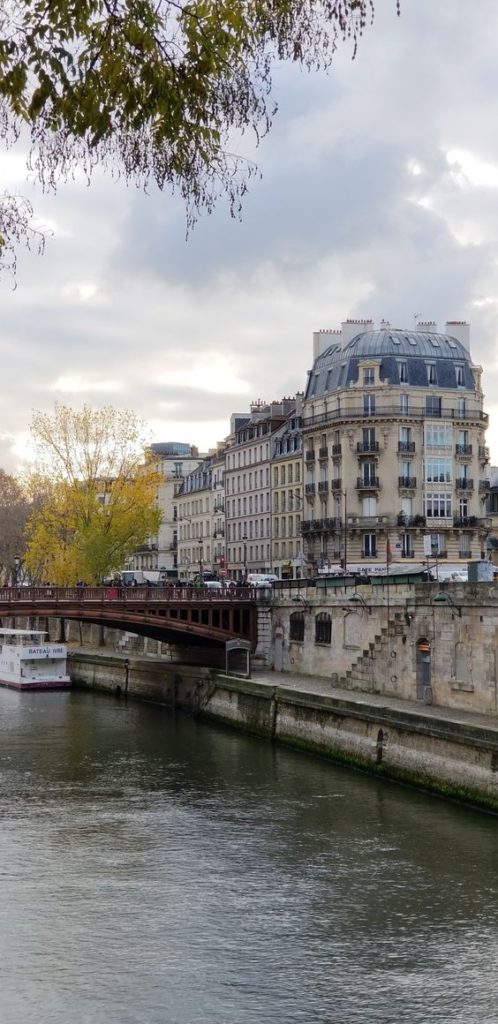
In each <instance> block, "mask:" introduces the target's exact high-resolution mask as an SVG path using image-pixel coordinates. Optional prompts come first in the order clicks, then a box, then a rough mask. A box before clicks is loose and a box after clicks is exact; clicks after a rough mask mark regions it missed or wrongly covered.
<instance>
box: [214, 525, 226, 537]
mask: <svg viewBox="0 0 498 1024" xmlns="http://www.w3.org/2000/svg"><path fill="white" fill-rule="evenodd" d="M224 536H225V527H224V526H215V528H214V530H213V537H224Z"/></svg>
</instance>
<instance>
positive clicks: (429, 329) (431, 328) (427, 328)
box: [415, 320, 438, 334]
mask: <svg viewBox="0 0 498 1024" xmlns="http://www.w3.org/2000/svg"><path fill="white" fill-rule="evenodd" d="M415 330H416V331H421V332H422V334H437V333H438V330H437V323H436V321H435V320H417V326H416V327H415Z"/></svg>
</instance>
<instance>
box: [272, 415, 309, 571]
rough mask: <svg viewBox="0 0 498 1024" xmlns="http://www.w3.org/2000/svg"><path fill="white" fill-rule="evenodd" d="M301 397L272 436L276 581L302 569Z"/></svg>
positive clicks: (274, 564)
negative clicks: (277, 578)
mask: <svg viewBox="0 0 498 1024" xmlns="http://www.w3.org/2000/svg"><path fill="white" fill-rule="evenodd" d="M302 404H303V403H302V395H296V406H295V409H294V410H293V412H292V413H291V415H290V416H289V417H288V419H287V420H286V422H285V423H284V425H283V426H282V427H280V428H279V429H278V430H276V431H275V433H274V434H273V436H272V443H271V452H272V465H271V485H272V486H271V490H272V493H271V504H272V531H271V534H272V535H271V543H272V566H273V572H274V573H275V575H276V576H278V577H279V578H280V579H300V578H301V576H302V571H303V566H304V561H305V560H304V555H303V542H302V535H301V519H302V515H303V447H302Z"/></svg>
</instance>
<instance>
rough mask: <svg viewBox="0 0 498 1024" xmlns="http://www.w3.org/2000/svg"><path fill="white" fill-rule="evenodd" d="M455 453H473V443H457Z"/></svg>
mask: <svg viewBox="0 0 498 1024" xmlns="http://www.w3.org/2000/svg"><path fill="white" fill-rule="evenodd" d="M455 455H472V445H471V444H457V445H455Z"/></svg>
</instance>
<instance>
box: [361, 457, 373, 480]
mask: <svg viewBox="0 0 498 1024" xmlns="http://www.w3.org/2000/svg"><path fill="white" fill-rule="evenodd" d="M362 469H363V483H364V484H366V485H367V486H371V485H374V484H375V470H376V464H375V459H366V461H365V462H364V463H363V466H362Z"/></svg>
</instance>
